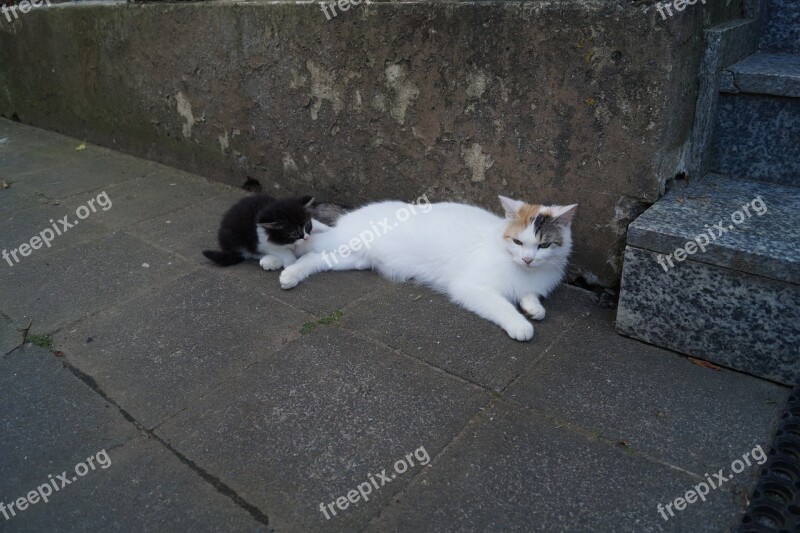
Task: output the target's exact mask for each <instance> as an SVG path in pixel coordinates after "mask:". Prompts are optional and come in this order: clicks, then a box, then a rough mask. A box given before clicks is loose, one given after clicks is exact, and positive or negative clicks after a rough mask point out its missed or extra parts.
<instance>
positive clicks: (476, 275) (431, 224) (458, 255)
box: [280, 196, 577, 341]
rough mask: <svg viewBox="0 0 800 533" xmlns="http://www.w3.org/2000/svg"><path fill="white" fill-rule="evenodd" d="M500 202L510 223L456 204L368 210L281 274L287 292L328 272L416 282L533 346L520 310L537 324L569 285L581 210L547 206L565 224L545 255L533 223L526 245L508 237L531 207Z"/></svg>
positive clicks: (347, 219)
mask: <svg viewBox="0 0 800 533" xmlns="http://www.w3.org/2000/svg"><path fill="white" fill-rule="evenodd" d="M500 200H501V202H502V204H503V208H504V209H505V211H506V215H507V216H506V219H503V218H501V217H498V216H496V215H494V214H493V213H490V212H489V211H486V210H484V209H481V208H479V207H474V206H470V205H464V204H456V203H437V204H429V205H428V206H426V207H427V210H424V209H422V208H421V207H420V206H415V209H412V208H411V207H410V204H406V203H403V202H395V201H387V202H379V203H375V204H370V205H367V206H365V207H362V208H360V209H357V210H355V211H352V212H350V213H348V214H346V215H344V216H343V217H342V218H341V219H339V221H338V222H337V225H336V227H334V228H332V229H331V230H330V231H328V232H326V233H322V234H320V235H318V236H315V237H314V239H312V240H311V242H310V244H309V247H310V249H311V251H310V253H308V254H306V255H304V256H302V257H300V258H299V259H298V260H297V262H296V263H294V264H292V265H290V266H288V267H287V268H286V269H285V270H284V271H283V272H282V273H281V276H280V283H281V287H283V288H284V289H290V288H292V287H294V286H296V285H297V284H298V283H300V281H302V280H303V279H305V278H307V277H308V276H310V275H312V274H314V273H317V272H320V271H323V270H354V269H359V270H363V269H370V268H372V269H374V270H377V271H378V272H380V273H381V274H382V275H383V276H385V277H387V278H389V279H391V280H394V281H407V280H411V279H414V280H415V281H417V282H418V283H422V284H424V285H427V286H430V287H432V288H433V289H435V290H438V291H440V292H443V293H446V294H448V295H449V296H450V298H451V299H452V300H453V301H455V302H456V303H458V304H460V305H462V306H463V307H465V308H467V309H469V310H470V311H473V312H474V313H476V314H478V315H479V316H481V317H483V318H485V319H487V320H490V321H492V322H494V323H496V324H498V325H499V326H501V327H502V328H503V329H504V330H505V331H506V333H508V335H509V336H510V337H512V338H513V339H516V340H520V341H526V340H530V339H531V338H532V337H533V325H532V324H531V323H530V322H529V321H528V320H527V319H526V318H525V317H524V316H523V315H522V314H521V313H520V312H519V311H517V309H516V307H515V304H517V303H519V304H520V307H521V308H522V309H523V311H525V312H526V313H527V314H528V315H530V316H531V317H532V318H534V319H542V318H544V316H545V310H544V307H543V306H542V304H541V302H540V301H539V298H540V297H541V296H546V295H547V294H549V293H550V292H551V291H552V290H553V289H554V288H555V287H556V286H557V285H558V284H559V282H560V281H561V279H562V278H563V275H564V268H565V267H566V265H567V258H568V255H569V253H570V250H571V247H572V239H571V233H570V221H571V219H572V216H573V215H574V213H575V208H576V207H577V205H571V206H541V207H540V209H542V210H543V212H546V213H549V214H550V215H551V216H552V217H553V218H559V219H560V220H561V223H562V239H563V241H562V242H563V244H562V245H561V246H551V247H549V248H543V249H539V248H538V245H539V242H538V239H537V237H536V236H535V235H534V228H533V225H532V224H529V225H527V226H526V227H524V229H522V230H520V231H519V232H517V233H515V234H514V238H515V239H516V240H517V241H519V242H522V245H519V244H515V243H514V242H513V240H512V238H510V237H508V236H504V234H505V233H506V231H507V229H508V228H509V227H510V226H509V224H510V223H511V222H513V221H514V217H518V216H519V213H520V209H522V208H523V207H525V206H526V204H525V203H524V202H521V201H518V200H511V199H509V198H504V197H502V196H501V197H500ZM403 210H406V211H411V212H413V213H414V214H413V215H411V216H410V217H404V218H407V220H404V221H402V222H401V221H399V220H398V218H397V214H398V213H399V212H401V211H403ZM387 220H388V221H389V225H388V226H386V227H387V228H390V229H387V230H386V231H385V233H383V234H380V235H377V236H374V238H373V239H371V242H367V239H366V238H365V235H366V234H367V232H370V231H373V235H374V229H375V228H376V223H377V224H380V222H379V221H387ZM518 222H519V221H518ZM528 222H530V221H528ZM523 225H524V224H523ZM332 257H333V258H334V259H333V260H332V259H331V258H332ZM528 262H529V263H530V264H528Z"/></svg>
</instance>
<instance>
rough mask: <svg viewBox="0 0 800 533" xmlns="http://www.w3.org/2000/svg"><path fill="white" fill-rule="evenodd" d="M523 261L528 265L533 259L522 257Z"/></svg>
mask: <svg viewBox="0 0 800 533" xmlns="http://www.w3.org/2000/svg"><path fill="white" fill-rule="evenodd" d="M522 260H523V261H525V264H526V265H530V264H531V263H532V262H533V257H523V258H522Z"/></svg>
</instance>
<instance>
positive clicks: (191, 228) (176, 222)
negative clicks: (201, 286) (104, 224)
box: [127, 188, 258, 266]
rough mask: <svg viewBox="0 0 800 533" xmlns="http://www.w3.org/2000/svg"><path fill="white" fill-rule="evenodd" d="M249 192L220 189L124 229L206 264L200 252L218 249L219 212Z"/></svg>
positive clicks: (220, 213)
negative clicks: (181, 206)
mask: <svg viewBox="0 0 800 533" xmlns="http://www.w3.org/2000/svg"><path fill="white" fill-rule="evenodd" d="M248 194H249V193H247V192H246V191H244V190H242V189H234V188H230V189H220V194H219V196H215V197H214V198H211V199H209V200H206V201H205V202H203V203H200V204H195V205H192V206H189V207H184V208H182V209H178V210H177V211H173V212H170V213H167V214H165V215H161V216H157V217H155V218H151V219H149V220H147V221H145V222H141V223H139V224H134V225H132V226H130V227H129V228H128V230H127V231H128V232H129V233H131V234H133V235H136V236H137V237H139V238H141V239H142V240H144V241H146V242H149V243H151V244H153V245H155V246H158V247H160V248H164V249H166V250H169V251H171V252H174V253H176V254H178V255H180V256H181V257H183V258H184V259H186V260H188V261H192V262H194V263H197V264H202V265H207V264H209V260H208V259H206V258H205V256H203V254H202V252H203V250H217V249H219V245H218V243H217V230H218V229H219V224H220V221H221V220H222V215H223V214H224V213H225V211H227V210H228V209H229V208H230V207H231V206H232V205H233V204H234V203H235V202H236V201H237V200H239V199H241V198H244V197H245V196H247V195H248ZM253 264H255V265H256V266H258V265H257V263H255V262H254V263H253Z"/></svg>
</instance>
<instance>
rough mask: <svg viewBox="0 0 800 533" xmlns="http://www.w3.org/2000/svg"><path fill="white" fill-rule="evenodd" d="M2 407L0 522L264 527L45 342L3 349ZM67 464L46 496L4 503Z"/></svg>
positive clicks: (120, 527)
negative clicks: (2, 511)
mask: <svg viewBox="0 0 800 533" xmlns="http://www.w3.org/2000/svg"><path fill="white" fill-rule="evenodd" d="M0 412H2V413H3V417H2V420H0V449H2V450H3V453H2V454H0V470H1V471H2V472H3V476H0V502H3V503H4V504H5V506H6V512H7V513H8V514H9V516H8V518H6V517H4V516H0V530H2V531H52V530H53V527H54V526H55V525H57V526H56V527H57V528H58V529H59V530H63V531H130V530H137V531H140V530H170V531H231V530H236V531H258V530H266V528H265V527H264V524H263V523H261V522H258V521H256V520H254V519H253V517H252V516H251V515H250V514H249V513H248V512H247V511H246V510H244V509H243V508H241V507H240V506H238V505H237V504H236V503H234V502H233V501H232V500H231V499H230V498H229V497H227V496H225V495H223V494H221V493H220V492H219V491H218V490H217V489H216V488H215V487H214V486H213V485H211V484H209V483H208V482H207V481H206V480H204V479H203V478H202V477H201V476H200V475H199V474H198V473H196V472H195V471H194V470H192V469H191V468H190V467H189V466H187V465H185V464H183V463H182V462H181V461H180V459H179V458H178V457H177V456H176V455H175V454H173V453H172V452H170V451H169V450H168V449H167V448H166V447H164V446H163V444H161V443H159V442H158V441H156V440H153V439H149V438H147V437H146V436H144V435H143V434H142V433H141V432H140V431H139V430H138V429H136V427H135V426H134V425H133V424H131V423H130V422H128V421H127V420H125V418H124V417H123V416H122V415H121V414H120V412H119V411H118V410H117V409H116V408H115V407H114V406H113V405H111V404H109V403H108V402H106V401H105V400H104V399H103V398H102V397H101V396H99V395H98V394H96V393H95V391H93V390H92V389H91V388H90V387H88V386H87V385H86V384H85V383H84V382H82V381H81V380H79V379H78V378H77V377H76V376H75V375H73V374H72V373H71V372H70V371H69V370H67V369H66V368H65V367H64V365H62V364H61V363H60V362H59V360H58V359H57V358H56V357H55V356H54V355H53V354H52V353H51V352H49V351H48V350H43V349H41V348H36V347H30V346H28V347H24V348H21V349H20V350H17V351H15V352H14V354H12V355H10V356H7V357H0ZM103 452H105V453H103ZM90 457H91V458H92V459H93V461H92V464H93V465H94V468H93V469H92V468H91V467H90V465H89V463H88V461H87V459H88V458H90ZM80 463H83V464H84V465H86V466H85V467H80V466H78V465H79V464H80ZM63 472H66V473H67V476H66V481H67V482H68V483H69V484H68V485H66V486H63V487H62V482H61V481H56V483H57V486H59V487H60V489H59V490H58V491H53V490H51V491H50V492H52V494H51V495H50V496H49V497H48V501H47V502H45V501H43V500H42V499H41V497H39V498H38V500H37V501H36V503H34V504H33V505H30V506H28V507H26V508H25V509H24V510H22V511H20V510H19V508H16V507H15V508H14V509H15V514H11V513H10V512H9V511H8V510H7V509H8V505H9V504H10V503H11V502H16V500H17V499H18V498H20V497H25V496H27V495H28V493H29V492H30V491H33V490H36V489H37V487H42V486H43V485H46V484H47V483H49V482H50V479H56V478H57V476H59V475H63V474H62V473H63ZM80 473H83V474H84V475H83V476H82V477H79V476H78V475H77V474H80ZM42 492H43V493H45V495H46V493H47V490H46V489H42ZM23 505H24V504H23Z"/></svg>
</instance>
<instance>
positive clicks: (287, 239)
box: [258, 196, 314, 245]
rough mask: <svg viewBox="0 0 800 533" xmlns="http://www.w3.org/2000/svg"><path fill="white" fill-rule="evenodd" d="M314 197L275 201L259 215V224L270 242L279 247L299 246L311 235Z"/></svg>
mask: <svg viewBox="0 0 800 533" xmlns="http://www.w3.org/2000/svg"><path fill="white" fill-rule="evenodd" d="M313 202H314V198H313V197H312V196H303V197H300V198H281V199H276V200H273V201H272V202H271V203H270V204H269V206H267V208H266V209H264V210H263V211H262V212H261V213H259V215H258V224H259V226H261V227H262V228H264V230H265V231H266V233H267V238H268V239H269V241H270V242H272V243H274V244H278V245H289V244H298V243H301V242H303V241H304V240H305V239H308V237H309V235H311V204H312V203H313Z"/></svg>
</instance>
